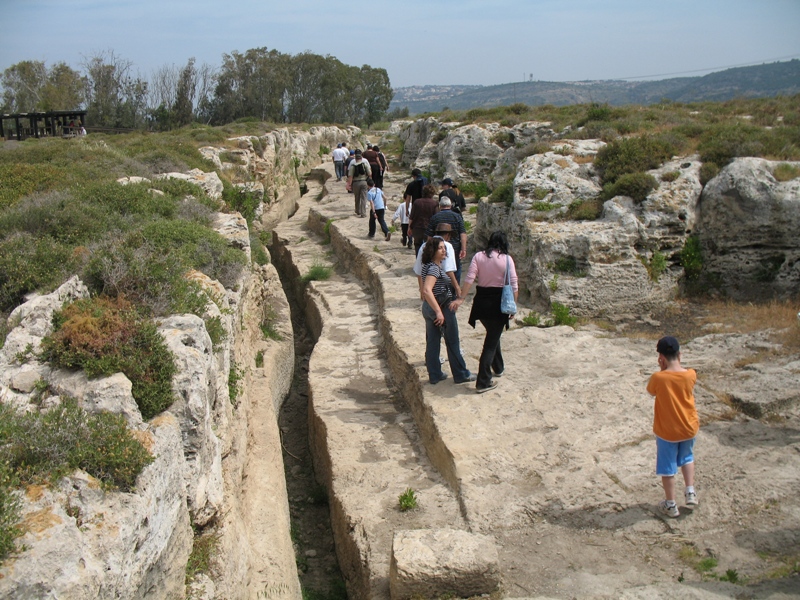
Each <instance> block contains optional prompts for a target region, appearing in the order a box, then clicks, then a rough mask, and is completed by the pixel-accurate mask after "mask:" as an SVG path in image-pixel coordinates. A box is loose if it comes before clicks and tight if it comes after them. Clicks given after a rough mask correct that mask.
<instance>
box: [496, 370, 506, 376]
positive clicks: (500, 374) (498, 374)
mask: <svg viewBox="0 0 800 600" xmlns="http://www.w3.org/2000/svg"><path fill="white" fill-rule="evenodd" d="M503 373H505V371H500V372H499V373H495V374H494V376H495V377H502V376H503Z"/></svg>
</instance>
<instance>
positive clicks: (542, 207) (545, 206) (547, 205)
mask: <svg viewBox="0 0 800 600" xmlns="http://www.w3.org/2000/svg"><path fill="white" fill-rule="evenodd" d="M558 207H559V205H558V204H553V203H552V202H534V203H533V210H537V211H539V212H547V211H550V210H553V209H555V208H558Z"/></svg>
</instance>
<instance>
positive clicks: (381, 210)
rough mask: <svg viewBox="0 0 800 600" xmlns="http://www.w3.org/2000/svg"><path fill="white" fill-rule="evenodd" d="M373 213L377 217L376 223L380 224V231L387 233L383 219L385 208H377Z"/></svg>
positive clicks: (387, 228) (387, 229)
mask: <svg viewBox="0 0 800 600" xmlns="http://www.w3.org/2000/svg"><path fill="white" fill-rule="evenodd" d="M375 214H376V216H377V218H378V223H379V224H380V226H381V231H382V232H383V235H386V234H388V233H389V227H388V226H387V225H386V219H385V214H386V209H385V208H379V209H378V210H376V211H375Z"/></svg>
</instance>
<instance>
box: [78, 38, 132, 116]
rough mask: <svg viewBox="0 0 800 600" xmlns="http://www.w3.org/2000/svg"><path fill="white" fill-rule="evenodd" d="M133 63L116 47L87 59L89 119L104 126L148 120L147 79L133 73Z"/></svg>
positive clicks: (85, 65) (85, 66)
mask: <svg viewBox="0 0 800 600" xmlns="http://www.w3.org/2000/svg"><path fill="white" fill-rule="evenodd" d="M132 67H133V65H132V63H131V62H130V61H127V60H124V59H122V58H120V57H119V56H117V55H116V54H115V53H114V52H113V51H112V50H109V51H108V52H102V53H99V54H96V55H95V56H93V57H91V58H89V59H88V60H86V61H85V64H84V68H85V70H86V100H87V111H88V115H87V120H88V121H89V122H90V123H92V124H93V125H95V126H100V127H115V128H119V127H124V128H136V127H140V126H142V125H143V124H144V119H145V110H146V107H147V102H146V100H147V82H146V81H144V80H143V79H141V78H139V77H134V76H133V75H132V74H131V70H132Z"/></svg>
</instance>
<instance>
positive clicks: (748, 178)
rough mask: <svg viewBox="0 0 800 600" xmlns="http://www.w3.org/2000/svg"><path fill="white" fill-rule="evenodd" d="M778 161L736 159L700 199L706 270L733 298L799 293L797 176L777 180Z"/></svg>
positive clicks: (799, 194) (699, 226)
mask: <svg viewBox="0 0 800 600" xmlns="http://www.w3.org/2000/svg"><path fill="white" fill-rule="evenodd" d="M778 164H779V163H777V162H773V161H768V160H765V159H761V158H738V159H736V160H734V161H733V162H732V163H731V164H729V165H728V166H726V167H725V168H724V169H722V171H721V172H720V173H719V175H717V176H716V177H715V178H714V179H712V180H711V181H709V182H708V184H707V185H706V187H705V189H704V190H703V194H702V197H701V199H700V203H699V206H698V224H697V230H698V235H699V237H700V241H701V244H702V248H703V265H704V270H705V271H706V272H708V273H711V274H714V276H715V277H717V278H718V279H719V280H720V284H721V286H722V288H723V289H724V291H725V292H726V293H727V294H729V295H730V296H732V297H734V298H738V299H750V300H758V299H764V298H769V297H774V296H779V297H788V296H791V295H796V294H797V293H798V291H800V238H799V237H798V235H797V233H798V232H799V231H800V178H796V179H792V180H791V181H786V182H779V181H777V180H776V179H775V177H774V176H773V175H772V171H773V169H774V168H775V167H776V166H777V165H778ZM790 164H793V165H794V166H800V163H798V162H795V163H790Z"/></svg>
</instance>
